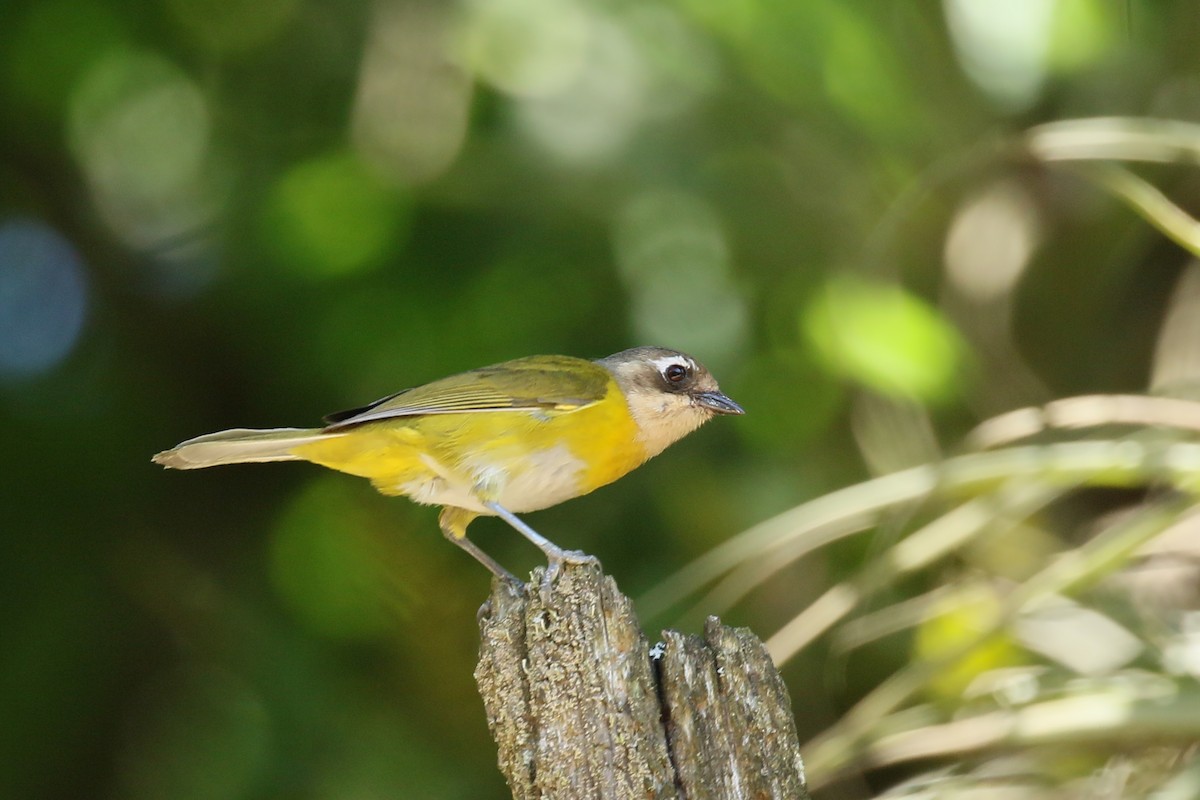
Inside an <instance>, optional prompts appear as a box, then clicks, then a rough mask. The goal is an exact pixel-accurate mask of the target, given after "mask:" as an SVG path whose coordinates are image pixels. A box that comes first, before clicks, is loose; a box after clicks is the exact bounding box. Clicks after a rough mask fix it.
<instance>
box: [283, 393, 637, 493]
mask: <svg viewBox="0 0 1200 800" xmlns="http://www.w3.org/2000/svg"><path fill="white" fill-rule="evenodd" d="M564 405H565V404H564ZM291 452H292V453H293V454H294V455H295V456H297V457H299V458H302V459H304V460H306V461H311V462H313V463H315V464H320V465H321V466H325V467H329V468H331V469H335V470H339V471H341V472H347V473H350V474H351V475H358V476H361V477H364V478H368V479H370V480H371V481H372V483H374V485H375V486H376V488H378V489H379V490H380V491H381V492H383V493H385V494H401V495H406V496H408V497H410V498H411V499H413V500H415V501H416V502H419V503H428V504H436V505H451V506H458V507H461V508H469V509H472V510H474V511H477V512H484V513H487V512H486V511H485V510H484V509H483V508H482V507H480V503H481V502H485V501H497V502H499V503H500V504H501V505H503V506H505V507H507V508H509V510H511V511H514V512H523V511H535V510H538V509H541V508H547V507H549V506H552V505H555V504H557V503H561V502H563V501H564V500H569V499H571V498H573V497H578V496H580V495H584V494H587V493H588V492H591V491H593V490H594V489H597V488H599V487H601V486H604V485H605V484H608V483H611V482H612V481H615V480H616V479H617V478H620V477H621V476H623V475H625V474H626V473H628V472H629V471H630V470H633V469H635V468H636V467H638V466H639V465H640V464H642V463H643V462H644V461H645V460H646V458H647V457H648V455H649V454H648V453H647V451H646V448H645V446H644V445H643V444H642V443H641V437H640V436H639V429H638V426H637V424H636V423H635V422H634V419H633V417H632V416H631V415H630V413H629V406H628V404H627V402H626V400H625V398H624V396H623V395H622V392H621V390H620V387H619V386H618V384H617V382H616V380H614V379H612V378H609V379H608V381H607V385H606V387H605V395H604V398H603V399H602V400H599V401H595V402H590V403H586V404H583V405H577V406H567V407H563V406H559V407H554V408H535V409H514V410H503V411H501V410H496V411H488V412H482V413H481V412H464V413H441V414H425V415H414V416H401V417H394V418H391V419H384V420H380V421H377V422H367V423H363V424H361V425H356V426H352V427H348V428H345V429H342V430H336V429H335V430H331V431H330V432H329V433H328V434H326V435H324V436H321V437H318V438H316V439H315V440H313V441H311V442H307V443H304V444H301V445H298V446H297V447H295V448H293V449H292V451H291Z"/></svg>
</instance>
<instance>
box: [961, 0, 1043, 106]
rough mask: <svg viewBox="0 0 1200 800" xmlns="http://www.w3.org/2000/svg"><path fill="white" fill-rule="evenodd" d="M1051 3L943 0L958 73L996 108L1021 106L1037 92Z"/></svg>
mask: <svg viewBox="0 0 1200 800" xmlns="http://www.w3.org/2000/svg"><path fill="white" fill-rule="evenodd" d="M1056 5H1057V4H1056V3H1047V2H1045V0H1009V1H1008V2H1005V3H978V2H975V1H974V0H945V9H946V23H947V27H948V28H949V31H950V38H951V40H952V41H953V42H954V49H955V52H956V53H957V54H958V58H959V61H960V62H961V63H962V66H963V71H964V72H966V74H967V76H968V77H970V78H971V79H972V80H973V81H974V82H975V83H976V84H977V85H978V86H979V87H980V88H981V89H983V90H984V91H985V92H987V93H988V94H989V95H991V96H992V98H993V99H994V100H995V101H996V102H997V103H999V104H1000V105H1001V106H1003V107H1006V108H1013V109H1020V108H1025V107H1026V106H1028V105H1029V104H1031V103H1033V102H1034V101H1035V100H1036V99H1037V97H1038V96H1039V94H1040V93H1041V89H1042V84H1043V83H1044V81H1045V78H1046V68H1047V56H1048V53H1049V50H1050V33H1051V26H1052V24H1053V21H1054V9H1055V6H1056Z"/></svg>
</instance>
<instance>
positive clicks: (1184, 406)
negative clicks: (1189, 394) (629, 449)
mask: <svg viewBox="0 0 1200 800" xmlns="http://www.w3.org/2000/svg"><path fill="white" fill-rule="evenodd" d="M1102 425H1129V426H1157V427H1167V428H1177V429H1179V430H1186V431H1192V432H1200V403H1197V402H1195V401H1194V400H1184V399H1181V398H1176V397H1153V396H1150V395H1139V394H1090V395H1081V396H1079V397H1066V398H1063V399H1061V400H1055V401H1053V402H1051V403H1047V404H1046V405H1044V406H1040V407H1038V406H1031V407H1029V408H1020V409H1017V410H1016V411H1008V412H1006V413H1004V414H1000V415H999V416H996V417H992V418H991V419H988V420H985V421H983V422H981V423H980V424H979V425H978V426H976V427H975V430H973V431H971V433H969V434H968V435H967V443H968V446H970V447H972V448H975V449H979V450H990V449H992V448H995V447H1000V446H1003V445H1009V444H1012V443H1013V442H1015V441H1017V440H1019V439H1025V438H1028V437H1030V436H1035V435H1037V434H1039V433H1042V432H1044V431H1046V430H1048V429H1071V430H1073V429H1079V428H1098V427H1100V426H1102Z"/></svg>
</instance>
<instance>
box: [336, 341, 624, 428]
mask: <svg viewBox="0 0 1200 800" xmlns="http://www.w3.org/2000/svg"><path fill="white" fill-rule="evenodd" d="M609 377H610V376H609V372H608V370H606V369H605V368H604V367H602V366H600V365H599V364H597V363H596V362H594V361H587V360H585V359H582V358H571V357H569V356H530V357H529V358H518V359H516V360H514V361H506V362H504V363H503V364H496V365H494V366H490V367H482V368H480V369H475V370H471V371H470V372H464V373H461V374H459V375H452V376H450V377H448V378H442V379H441V380H437V381H434V382H432V383H427V384H425V385H424V386H418V387H416V388H413V389H406V390H404V391H402V392H397V393H396V394H392V395H388V396H387V397H383V398H381V399H379V400H376V401H375V402H374V403H370V404H368V405H365V406H362V407H361V408H355V409H351V410H349V411H341V412H338V413H336V414H330V415H329V416H327V417H325V422H326V423H328V426H327V427H326V428H325V430H337V429H341V428H347V427H350V426H353V425H362V424H363V423H366V422H377V421H379V420H383V419H393V418H396V417H416V416H423V415H426V414H470V413H478V412H483V411H530V410H538V409H541V410H545V411H551V410H553V411H573V410H575V409H578V408H582V407H584V406H588V405H591V404H592V403H595V402H597V401H599V400H601V399H603V398H604V395H605V392H606V391H607V389H608V381H609Z"/></svg>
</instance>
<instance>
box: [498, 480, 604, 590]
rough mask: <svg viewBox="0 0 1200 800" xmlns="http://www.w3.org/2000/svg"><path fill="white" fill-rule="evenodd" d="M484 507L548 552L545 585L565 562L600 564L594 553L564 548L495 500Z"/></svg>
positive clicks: (550, 581)
mask: <svg viewBox="0 0 1200 800" xmlns="http://www.w3.org/2000/svg"><path fill="white" fill-rule="evenodd" d="M483 505H484V507H485V508H487V509H488V510H490V511H492V512H493V513H494V514H495V515H496V516H498V517H499V518H500V519H502V520H504V521H505V522H507V523H508V524H509V525H511V526H512V527H513V529H515V530H516V531H517V533H519V534H521V535H522V536H524V537H525V538H526V539H528V540H529V541H530V542H532V543H533V545H534V546H535V547H536V548H537V549H539V550H541V551H542V552H543V553H545V554H546V559H547V560H548V561H549V562H550V566H549V568H548V569H547V570H546V576H545V578H544V579H543V581H542V583H543V585H549V584H551V583H553V582H554V580H555V579H556V578H557V577H558V573H559V572H560V571H561V570H562V565H563V564H595V565H599V564H600V561H599V559H597V558H596V557H595V556H593V555H589V554H587V553H585V552H583V551H582V550H564V549H562V548H561V547H559V546H558V545H556V544H555V543H554V542H552V541H550V540H549V539H547V538H546V537H545V536H542V535H541V534H540V533H538V532H537V531H535V530H534V529H533V528H531V527H529V525H527V524H526V523H525V522H523V521H522V520H521V518H520V517H518V516H517V515H516V514H514V513H512V512H511V511H509V510H508V509H507V508H505V507H504V506H502V505H500V504H499V503H497V502H495V501H494V500H491V501H487V502H485V503H484V504H483Z"/></svg>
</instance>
